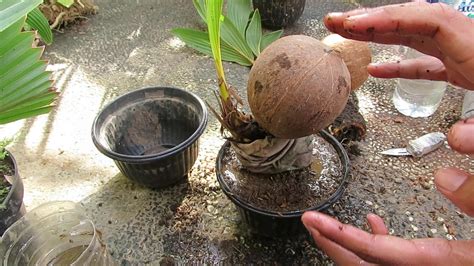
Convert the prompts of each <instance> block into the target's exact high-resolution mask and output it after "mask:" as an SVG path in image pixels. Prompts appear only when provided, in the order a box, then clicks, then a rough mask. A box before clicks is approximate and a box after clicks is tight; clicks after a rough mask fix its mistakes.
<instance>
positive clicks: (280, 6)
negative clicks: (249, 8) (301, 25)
mask: <svg viewBox="0 0 474 266" xmlns="http://www.w3.org/2000/svg"><path fill="white" fill-rule="evenodd" d="M305 4H306V0H253V7H254V8H255V9H258V10H259V12H260V14H261V17H262V24H263V25H264V26H266V27H267V28H271V29H277V28H282V27H286V26H291V25H293V23H295V22H296V21H297V20H298V19H299V18H300V17H301V14H303V11H304V7H305Z"/></svg>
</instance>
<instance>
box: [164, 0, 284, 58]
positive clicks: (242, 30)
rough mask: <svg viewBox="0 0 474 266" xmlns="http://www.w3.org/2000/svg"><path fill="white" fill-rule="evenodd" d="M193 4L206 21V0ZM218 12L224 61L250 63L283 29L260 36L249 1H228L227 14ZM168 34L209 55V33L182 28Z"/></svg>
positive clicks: (260, 30)
mask: <svg viewBox="0 0 474 266" xmlns="http://www.w3.org/2000/svg"><path fill="white" fill-rule="evenodd" d="M221 2H223V1H221ZM193 4H194V7H195V8H196V11H197V12H198V14H199V16H201V18H202V19H203V21H204V22H205V23H209V20H208V18H207V17H206V16H207V14H206V11H207V9H208V8H207V2H206V1H205V0H193ZM220 13H221V16H222V19H221V23H220V30H221V34H220V38H221V44H220V45H221V50H222V60H224V61H229V62H234V63H238V64H240V65H243V66H252V65H253V62H254V61H255V58H256V57H257V56H258V55H259V54H260V52H261V51H262V50H263V49H264V48H265V47H266V46H268V45H269V44H270V43H271V42H273V41H275V40H276V39H278V38H279V37H280V36H281V34H282V32H283V31H281V30H279V31H275V32H271V33H269V34H267V35H263V34H262V26H261V18H260V13H259V12H258V10H255V11H254V12H253V13H252V8H251V0H232V1H228V2H227V16H225V15H223V14H222V12H220ZM208 26H209V25H208ZM171 33H172V34H174V35H175V36H177V37H178V38H180V39H181V40H182V41H183V42H185V43H186V44H187V45H188V46H189V47H191V48H193V49H196V50H198V51H199V52H201V53H204V54H206V55H210V56H212V53H211V49H210V43H209V34H208V33H206V32H202V31H197V30H192V29H182V28H178V29H173V30H172V31H171Z"/></svg>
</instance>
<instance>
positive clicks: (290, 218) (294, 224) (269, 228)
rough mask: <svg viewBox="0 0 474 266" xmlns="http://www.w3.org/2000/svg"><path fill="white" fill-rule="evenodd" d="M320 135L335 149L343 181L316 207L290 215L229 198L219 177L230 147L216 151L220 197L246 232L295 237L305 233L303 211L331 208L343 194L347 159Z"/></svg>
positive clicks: (333, 141) (330, 138)
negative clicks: (227, 201) (228, 202)
mask: <svg viewBox="0 0 474 266" xmlns="http://www.w3.org/2000/svg"><path fill="white" fill-rule="evenodd" d="M320 135H321V136H322V137H323V138H324V139H326V140H327V141H328V142H329V143H330V144H331V145H333V146H334V148H335V149H336V151H337V153H338V155H339V158H340V159H341V163H342V174H343V175H344V176H343V179H342V181H341V183H340V184H339V187H338V188H337V190H336V191H335V192H334V193H333V194H332V195H331V196H330V197H329V198H328V199H327V200H326V201H324V202H322V203H320V204H319V205H318V206H313V207H311V208H308V209H305V210H296V211H291V212H282V213H278V212H273V211H268V210H264V209H261V208H256V207H254V206H252V205H251V204H249V203H247V202H244V201H243V200H241V199H239V198H238V197H237V196H236V195H235V194H233V193H232V192H231V190H230V188H229V186H228V185H227V184H226V183H225V181H224V176H223V174H222V169H223V164H224V162H223V158H224V153H225V151H226V150H227V149H230V148H231V147H230V143H229V142H226V143H225V144H224V145H223V146H222V148H221V149H220V151H219V154H218V155H217V160H216V174H217V180H218V181H219V185H220V187H221V189H222V190H223V191H224V194H226V196H227V197H228V198H229V199H230V200H231V201H232V202H233V203H234V204H235V205H236V207H237V210H238V212H239V214H240V216H241V217H242V219H243V220H244V222H245V223H246V224H247V226H248V228H249V229H250V232H252V233H254V234H258V235H262V236H266V237H295V236H298V235H299V234H301V233H303V232H305V231H306V230H305V229H304V226H303V223H302V222H301V216H302V215H303V213H304V212H306V211H311V210H314V211H323V210H325V209H327V208H329V207H330V206H331V205H332V204H334V203H335V202H336V201H337V200H338V199H339V198H340V197H341V196H342V194H343V192H344V190H345V188H346V186H347V179H348V175H349V168H350V165H349V157H348V155H347V152H346V150H345V149H344V148H343V147H342V145H341V144H340V143H339V142H338V141H337V140H336V139H335V138H334V137H333V136H332V135H330V134H329V133H327V132H325V131H321V133H320Z"/></svg>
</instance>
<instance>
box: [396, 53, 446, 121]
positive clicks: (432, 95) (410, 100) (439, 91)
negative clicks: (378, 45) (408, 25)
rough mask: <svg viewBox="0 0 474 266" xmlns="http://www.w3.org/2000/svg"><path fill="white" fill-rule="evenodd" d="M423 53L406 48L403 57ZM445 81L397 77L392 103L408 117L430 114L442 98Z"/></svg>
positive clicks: (410, 57) (409, 57)
mask: <svg viewBox="0 0 474 266" xmlns="http://www.w3.org/2000/svg"><path fill="white" fill-rule="evenodd" d="M422 55H423V54H422V53H420V52H418V51H416V50H414V49H411V48H407V49H406V52H405V56H404V59H414V58H417V57H420V56H422ZM446 86H447V83H446V82H444V81H431V80H420V79H418V80H415V79H398V81H397V86H396V87H395V90H394V92H393V98H392V100H393V104H394V105H395V108H397V110H398V111H399V112H400V113H402V114H404V115H406V116H410V117H428V116H430V115H432V114H433V113H434V112H435V111H436V109H437V108H438V106H439V105H440V103H441V100H442V99H443V96H444V93H445V91H446Z"/></svg>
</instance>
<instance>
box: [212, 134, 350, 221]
mask: <svg viewBox="0 0 474 266" xmlns="http://www.w3.org/2000/svg"><path fill="white" fill-rule="evenodd" d="M314 141H315V145H314V147H315V148H314V150H313V157H314V161H313V163H312V164H311V165H310V166H308V167H306V168H303V169H300V170H295V171H288V172H283V173H279V174H255V173H251V172H249V171H247V170H246V169H245V168H243V166H242V165H241V164H240V162H239V161H238V159H237V157H236V155H235V152H234V150H233V149H231V148H230V147H228V148H227V149H226V150H225V152H224V155H223V160H222V161H223V167H222V170H221V173H223V177H224V178H223V179H224V182H225V183H226V185H227V186H228V187H229V189H230V191H231V193H232V194H233V195H235V196H236V197H237V198H238V199H240V200H242V201H244V202H246V203H247V204H249V205H251V206H253V207H256V208H259V209H262V210H266V211H272V212H292V211H300V210H305V209H310V208H315V207H316V206H319V205H321V204H323V203H325V202H326V201H327V200H328V199H329V198H330V197H331V196H332V195H333V194H334V193H335V192H336V190H337V189H338V188H339V187H340V186H341V184H342V182H343V173H344V171H343V169H342V164H341V160H340V159H339V156H338V154H337V152H336V150H335V149H334V148H333V147H332V146H331V144H330V143H328V142H327V141H326V140H324V139H323V138H322V137H320V136H315V140H314Z"/></svg>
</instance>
